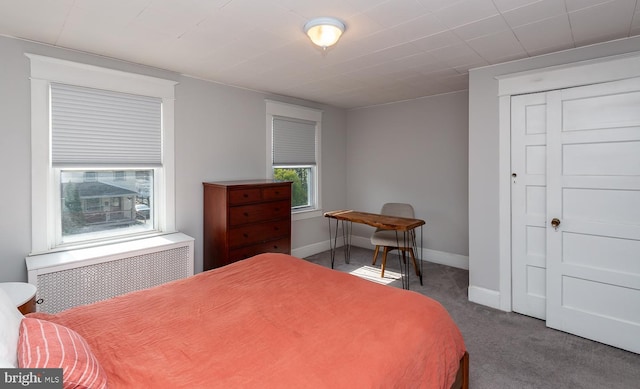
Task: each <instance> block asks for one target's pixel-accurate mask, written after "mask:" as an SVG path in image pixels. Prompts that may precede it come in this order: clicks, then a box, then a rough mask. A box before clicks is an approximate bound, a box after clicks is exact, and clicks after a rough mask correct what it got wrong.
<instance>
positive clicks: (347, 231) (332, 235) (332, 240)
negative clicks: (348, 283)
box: [328, 218, 352, 269]
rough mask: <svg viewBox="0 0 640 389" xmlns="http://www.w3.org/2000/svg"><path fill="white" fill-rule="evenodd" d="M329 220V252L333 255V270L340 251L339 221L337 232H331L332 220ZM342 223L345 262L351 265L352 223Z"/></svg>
mask: <svg viewBox="0 0 640 389" xmlns="http://www.w3.org/2000/svg"><path fill="white" fill-rule="evenodd" d="M328 220H329V252H330V253H331V268H332V269H333V267H334V265H335V262H336V250H337V249H338V219H335V221H336V230H335V232H332V231H331V220H332V219H331V218H329V219H328ZM341 223H342V241H343V242H344V262H345V263H349V261H350V260H351V229H352V223H351V222H350V221H344V220H342V221H341Z"/></svg>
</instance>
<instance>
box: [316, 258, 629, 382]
mask: <svg viewBox="0 0 640 389" xmlns="http://www.w3.org/2000/svg"><path fill="white" fill-rule="evenodd" d="M342 253H343V252H342V250H341V249H339V250H338V252H337V255H336V266H335V268H336V270H339V271H343V272H349V273H353V274H356V275H359V276H361V277H363V278H370V279H371V280H372V281H376V282H384V283H387V284H388V285H390V286H392V287H399V288H401V287H402V284H401V282H400V280H399V279H397V277H398V276H399V274H398V273H397V272H398V270H394V268H395V269H398V260H397V257H396V256H390V257H389V259H388V264H387V265H388V269H389V270H388V271H387V272H386V273H385V279H384V280H381V279H380V278H379V275H380V269H379V268H380V259H378V263H377V264H376V266H371V259H372V256H373V250H366V249H362V248H358V247H353V248H352V249H351V261H350V264H345V263H344V256H343V254H342ZM306 259H307V260H309V261H311V262H314V263H318V264H321V265H323V266H327V267H330V263H331V262H330V254H329V252H328V251H327V252H323V253H320V254H316V255H313V256H311V257H308V258H306ZM411 270H412V271H413V269H411ZM424 273H425V275H424V286H421V285H420V282H419V280H418V279H417V277H416V276H415V274H414V273H412V274H411V275H412V277H411V283H410V288H411V290H414V291H417V292H419V293H422V294H424V295H426V296H429V297H431V298H433V299H435V300H437V301H439V302H440V303H441V304H442V305H443V306H444V307H445V308H446V309H447V310H448V311H449V313H450V314H451V317H452V318H453V320H454V321H455V322H456V323H457V324H458V327H460V330H461V332H462V335H463V336H464V339H465V343H466V345H467V350H468V351H469V355H470V366H471V368H470V386H471V388H473V389H485V388H486V389H501V388H508V389H512V388H518V389H519V388H536V389H542V388H554V389H557V388H585V389H590V388H593V389H601V388H612V389H613V388H640V355H638V354H634V353H630V352H626V351H623V350H620V349H617V348H614V347H610V346H606V345H603V344H601V343H597V342H593V341H590V340H587V339H584V338H580V337H577V336H574V335H570V334H567V333H564V332H560V331H556V330H552V329H549V328H546V327H545V322H544V321H541V320H538V319H534V318H530V317H527V316H523V315H519V314H517V313H506V312H502V311H499V310H495V309H492V308H488V307H485V306H482V305H478V304H474V303H471V302H469V301H468V299H467V287H468V286H469V273H468V271H466V270H462V269H456V268H452V267H448V266H443V265H437V264H433V263H429V262H425V263H424Z"/></svg>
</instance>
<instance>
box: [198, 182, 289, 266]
mask: <svg viewBox="0 0 640 389" xmlns="http://www.w3.org/2000/svg"><path fill="white" fill-rule="evenodd" d="M202 185H203V187H204V188H203V189H204V234H203V235H204V236H203V240H204V257H203V265H204V270H209V269H213V268H216V267H220V266H224V265H227V264H230V263H232V262H235V261H239V260H241V259H244V258H248V257H251V256H253V255H256V254H260V253H264V252H275V253H286V254H290V253H291V182H276V181H273V180H246V181H225V182H204V183H203V184H202Z"/></svg>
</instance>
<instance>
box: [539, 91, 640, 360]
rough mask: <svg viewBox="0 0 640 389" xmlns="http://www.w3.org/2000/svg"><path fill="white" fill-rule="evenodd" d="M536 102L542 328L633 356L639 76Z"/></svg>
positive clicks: (638, 337) (639, 312)
mask: <svg viewBox="0 0 640 389" xmlns="http://www.w3.org/2000/svg"><path fill="white" fill-rule="evenodd" d="M546 101H547V171H546V172H547V180H546V182H547V212H546V243H547V251H546V253H547V254H546V257H547V277H546V278H547V326H549V327H552V328H556V329H559V330H562V331H566V332H570V333H573V334H576V335H580V336H583V337H586V338H589V339H593V340H597V341H600V342H603V343H607V344H610V345H613V346H616V347H619V348H622V349H626V350H630V351H633V352H636V353H640V79H632V80H624V81H617V82H611V83H606V84H596V85H590V86H585V87H578V88H571V89H566V90H561V91H553V92H549V93H548V94H547V99H546Z"/></svg>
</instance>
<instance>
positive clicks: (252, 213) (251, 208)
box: [229, 200, 291, 226]
mask: <svg viewBox="0 0 640 389" xmlns="http://www.w3.org/2000/svg"><path fill="white" fill-rule="evenodd" d="M290 213H291V203H290V202H289V201H288V200H283V201H272V202H268V203H262V204H251V205H242V206H236V207H231V208H229V225H231V226H238V225H241V224H246V223H255V222H261V221H266V220H273V219H282V218H285V217H287V216H288V215H289V214H290Z"/></svg>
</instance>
